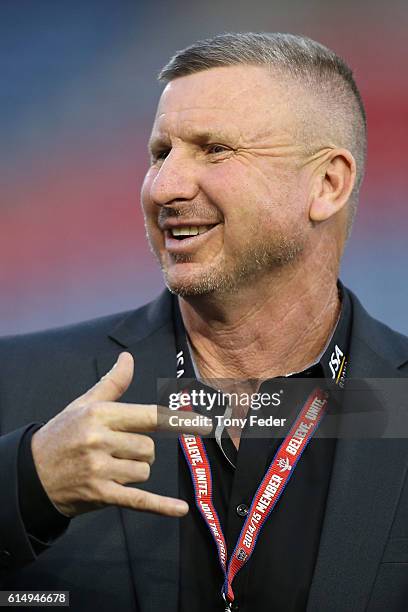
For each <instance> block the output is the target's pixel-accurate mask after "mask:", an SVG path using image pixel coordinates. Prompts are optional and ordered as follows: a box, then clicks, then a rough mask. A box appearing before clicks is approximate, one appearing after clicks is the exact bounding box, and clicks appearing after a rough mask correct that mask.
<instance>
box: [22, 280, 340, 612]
mask: <svg viewBox="0 0 408 612" xmlns="http://www.w3.org/2000/svg"><path fill="white" fill-rule="evenodd" d="M340 290H341V292H342V311H341V315H340V319H339V321H338V324H337V327H336V330H335V332H334V334H333V336H332V338H331V340H330V342H329V344H328V346H327V348H326V350H325V352H324V354H323V356H322V358H321V359H320V361H319V363H317V364H315V365H313V366H312V367H311V368H309V369H308V370H307V371H304V372H301V373H297V374H293V375H291V376H290V377H287V378H275V379H271V380H268V381H265V382H264V383H263V384H262V385H261V387H260V389H259V392H260V393H262V392H265V393H268V394H273V393H279V392H280V391H281V390H282V391H283V395H282V397H283V398H284V399H283V400H282V402H281V404H280V406H279V408H278V407H274V408H273V410H272V411H273V415H274V416H275V417H277V418H281V417H287V427H286V429H282V430H280V431H279V436H280V437H276V435H277V433H276V429H275V430H273V431H267V430H262V431H263V432H264V431H266V435H264V434H263V433H262V435H261V432H260V431H252V432H246V433H247V434H248V435H244V434H243V435H242V438H241V443H240V446H239V450H238V451H237V450H236V448H235V446H234V445H233V443H232V441H231V440H230V439H229V437H228V434H227V433H226V431H224V432H223V437H222V441H221V447H222V448H221V447H220V445H219V444H218V443H217V441H216V440H215V439H214V438H213V437H210V436H209V437H208V438H206V440H205V445H206V450H207V454H208V457H209V460H210V464H211V467H212V477H213V489H214V505H215V507H216V509H217V512H218V515H219V518H220V521H221V525H222V527H223V530H224V534H225V537H226V540H227V546H228V550H229V551H232V549H233V548H234V546H235V543H236V540H237V538H238V535H239V533H240V531H241V528H242V525H243V522H244V520H245V510H246V508H248V507H249V505H250V503H251V501H252V498H253V495H254V493H255V491H256V489H257V487H258V485H259V483H260V481H261V479H262V477H263V475H264V473H265V471H266V469H267V467H268V466H269V464H270V462H271V460H272V458H273V456H274V454H275V453H276V451H277V449H278V447H279V445H280V443H281V442H282V437H283V436H284V435H285V434H286V433H287V429H288V428H289V427H290V425H291V423H292V421H293V419H294V418H295V417H296V416H297V414H298V412H299V410H300V408H301V407H302V405H303V403H304V401H305V399H306V396H307V394H308V392H309V391H310V390H312V388H314V387H315V385H316V384H317V380H316V379H320V382H322V379H325V380H326V381H327V382H328V383H331V382H332V380H333V376H334V377H335V379H337V378H339V379H341V378H342V374H343V373H344V371H345V367H346V366H345V362H344V361H343V360H342V358H341V355H340V353H339V352H338V351H337V349H336V346H337V347H338V348H339V349H340V351H341V353H343V354H344V356H347V354H348V348H349V338H350V328H351V320H352V313H351V303H350V300H349V297H348V295H347V293H346V292H344V291H342V287H341V286H340ZM174 305H175V317H174V318H175V338H176V347H177V348H178V347H179V346H180V343H181V344H182V346H183V350H184V355H185V370H186V371H185V376H188V377H190V378H193V377H194V370H193V365H192V363H191V359H189V352H188V348H187V343H186V338H185V332H184V328H183V326H182V321H181V316H180V312H179V310H178V306H177V300H176V299H174ZM296 379H298V380H299V381H301V382H300V384H295V385H292V384H291V383H292V382H293V381H295V383H296ZM336 407H337V400H336ZM332 409H333V404H332V405H330V404H329V411H330V410H332ZM222 412H223V410H222V411H221V412H220V409H219V410H218V413H219V414H221V413H222ZM264 413H265V416H267V414H268V413H267V410H265V411H264ZM259 416H261V410H260V411H259ZM40 426H41V424H37V425H35V426H33V427H31V428H30V429H28V430H27V432H26V434H25V436H24V437H23V439H22V442H21V446H20V451H19V462H18V470H19V478H18V483H19V497H20V510H21V515H22V518H23V521H24V523H25V526H26V529H27V532H28V533H29V536H30V540H31V542H32V544H33V546H34V548H35V549H36V548H37V546H38V548H39V550H41V548H42V547H43V546H42V543H46V542H49V541H52V540H53V539H54V538H56V537H58V535H60V534H61V533H62V532H63V531H64V530H65V529H66V527H67V526H68V524H69V519H66V518H65V517H64V516H63V515H61V514H60V513H59V512H58V511H57V510H56V508H55V507H54V506H53V505H52V504H51V502H50V500H49V499H48V497H47V495H46V493H45V491H44V489H43V487H42V485H41V482H40V480H39V478H38V475H37V473H36V470H35V466H34V462H33V458H32V453H31V437H32V435H33V433H34V432H35V431H36V430H37V429H38V428H39V427H40ZM324 429H325V420H324V419H323V422H322V424H321V425H320V428H319V433H320V435H324ZM251 433H252V435H255V436H256V437H251V436H250V435H249V434H251ZM260 435H261V437H260ZM334 452H335V438H322V437H314V438H313V439H312V441H311V442H310V443H309V445H308V447H307V448H306V450H305V451H304V453H303V455H302V457H301V459H300V461H299V463H298V465H297V467H296V470H295V472H294V474H293V476H292V478H291V480H290V482H289V484H288V486H287V488H286V489H285V491H284V493H283V495H282V496H281V498H280V499H279V502H278V504H277V505H276V507H275V509H274V510H273V512H272V514H271V516H270V517H269V519H268V521H267V522H266V524H265V525H264V527H263V529H262V532H261V535H260V537H259V539H258V542H257V545H256V548H255V552H254V554H253V556H252V557H251V559H250V561H249V562H248V563H247V564H246V566H245V567H244V568H243V569H242V570H241V572H240V573H239V574H238V575H237V577H236V578H235V580H234V583H233V588H234V593H235V607H234V608H233V609H235V610H241V611H245V612H253V611H254V610H260V609H265V610H271V611H272V610H273V611H274V612H295V611H296V612H300V611H304V610H305V608H306V603H307V598H308V593H309V589H310V585H311V580H312V576H313V569H314V565H315V561H316V554H317V550H318V546H319V540H320V534H321V529H322V522H323V516H324V510H325V505H326V498H327V492H328V487H329V481H330V474H331V469H332V464H333V457H334ZM179 495H180V497H181V498H183V499H185V500H187V501H188V503H189V505H190V512H189V513H188V515H187V516H186V517H185V518H183V519H181V541H180V588H179V610H180V612H210V611H211V612H212V611H214V612H217V611H219V612H223V611H224V609H225V606H224V604H223V602H222V599H221V586H222V583H223V574H222V571H221V568H220V565H219V561H218V557H217V554H216V548H215V544H214V541H213V540H212V537H211V535H210V533H209V530H208V528H207V526H206V524H205V523H204V521H203V519H202V517H201V515H200V514H199V513H198V510H197V509H196V507H195V501H194V497H193V488H192V483H191V477H190V473H189V470H188V467H187V464H186V462H185V459H184V457H183V456H182V452H181V450H180V456H179Z"/></svg>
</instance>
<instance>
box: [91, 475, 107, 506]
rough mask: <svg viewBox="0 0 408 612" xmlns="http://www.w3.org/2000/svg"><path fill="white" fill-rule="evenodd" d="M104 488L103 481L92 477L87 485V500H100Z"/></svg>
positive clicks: (102, 496) (103, 494) (103, 493)
mask: <svg viewBox="0 0 408 612" xmlns="http://www.w3.org/2000/svg"><path fill="white" fill-rule="evenodd" d="M104 496H105V490H104V486H103V482H102V481H101V480H99V479H97V478H93V479H92V480H91V482H90V486H89V501H92V502H102V501H103V500H104Z"/></svg>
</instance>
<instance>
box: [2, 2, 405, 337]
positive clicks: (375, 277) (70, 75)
mask: <svg viewBox="0 0 408 612" xmlns="http://www.w3.org/2000/svg"><path fill="white" fill-rule="evenodd" d="M247 30H253V31H265V30H267V31H281V32H294V33H302V34H306V35H308V36H311V37H312V38H315V39H317V40H319V41H321V42H323V43H325V44H327V45H328V46H329V47H332V48H333V49H335V50H336V51H337V52H338V53H340V55H342V56H343V57H344V58H345V59H346V60H347V61H348V62H349V63H350V64H351V66H352V67H353V69H354V72H355V76H356V78H357V82H358V84H359V86H360V89H361V91H362V94H363V97H364V100H365V104H366V108H367V113H368V121H369V158H368V159H369V161H368V170H367V174H366V180H365V185H364V188H363V192H362V198H361V204H360V211H359V214H358V219H357V221H356V224H355V228H354V232H353V236H352V239H351V241H350V243H349V246H348V249H347V253H346V256H345V260H344V264H343V271H342V279H343V281H344V282H345V283H346V284H348V285H349V286H350V287H351V288H352V289H354V290H355V291H356V292H357V293H358V295H359V296H360V298H361V300H362V301H363V303H364V305H365V306H366V307H367V308H368V310H369V311H370V312H371V313H372V314H374V315H375V316H377V317H379V318H380V319H381V320H383V321H384V322H386V323H387V324H389V325H391V326H392V327H395V328H396V329H398V330H400V331H402V332H405V333H408V318H407V314H406V313H407V311H408V286H407V260H408V258H407V222H408V206H407V191H408V179H407V155H406V150H407V143H408V123H407V119H408V76H407V75H408V66H407V64H408V60H407V58H408V53H407V31H408V4H407V3H406V2H405V1H403V0H401V1H400V2H398V1H395V0H390V1H389V2H385V1H382V2H378V1H376V0H366V1H362V2H358V1H356V0H353V1H351V0H343V2H341V3H329V2H326V1H325V0H292V1H291V2H287V1H286V0H268V1H267V0H254V1H253V2H246V1H245V2H244V1H242V0H217V1H215V2H200V3H198V2H191V1H188V0H179V1H177V0H167V1H165V0H156V1H155V2H148V1H147V0H144V1H138V0H133V1H127V0H82V1H79V0H58V1H55V0H49V1H46V0H0V66H1V81H0V105H1V112H0V134H1V136H0V143H1V145H0V193H1V197H0V291H1V298H0V335H3V334H9V333H20V332H25V331H30V330H36V329H41V328H45V327H49V326H56V325H60V324H65V323H70V322H75V321H79V320H82V319H86V318H91V317H94V316H98V315H103V314H107V313H110V312H115V311H119V310H125V309H130V308H133V307H136V306H138V305H140V304H142V303H144V302H145V301H147V300H149V299H151V298H152V297H154V296H155V295H156V294H157V293H158V291H160V289H161V287H162V280H161V275H160V272H159V271H158V269H157V266H156V263H155V261H154V260H153V258H152V256H151V254H150V252H149V250H148V247H147V245H146V242H145V237H144V229H143V223H142V217H141V213H140V211H139V190H140V186H141V182H142V178H143V175H144V171H145V169H146V165H147V154H146V141H147V138H148V135H149V130H150V126H151V122H152V119H153V115H154V110H155V106H156V102H157V99H158V96H159V93H160V89H161V87H160V85H159V84H158V83H156V81H155V75H156V73H157V71H158V70H159V68H160V67H161V66H162V64H163V63H165V62H166V61H167V59H168V58H169V56H170V55H171V54H172V53H173V52H174V51H175V50H176V49H179V48H182V47H184V46H186V45H187V44H189V43H191V42H192V41H193V40H195V39H197V38H202V37H205V36H208V35H212V34H214V33H219V32H223V31H247Z"/></svg>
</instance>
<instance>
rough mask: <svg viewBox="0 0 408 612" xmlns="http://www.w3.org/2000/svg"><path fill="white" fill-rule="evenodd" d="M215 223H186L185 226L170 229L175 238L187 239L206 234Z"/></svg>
mask: <svg viewBox="0 0 408 612" xmlns="http://www.w3.org/2000/svg"><path fill="white" fill-rule="evenodd" d="M215 225H216V224H215V223H214V224H212V225H186V226H185V227H173V228H172V229H171V230H169V233H170V235H171V237H172V238H175V239H176V240H185V239H186V238H190V237H191V236H199V235H201V234H205V233H207V232H208V231H209V230H211V229H212V228H213V227H215Z"/></svg>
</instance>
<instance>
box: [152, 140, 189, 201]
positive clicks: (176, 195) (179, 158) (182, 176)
mask: <svg viewBox="0 0 408 612" xmlns="http://www.w3.org/2000/svg"><path fill="white" fill-rule="evenodd" d="M198 190H199V187H198V180H197V169H196V167H195V164H194V161H193V160H191V159H189V158H188V156H187V155H185V154H184V155H183V154H182V153H180V152H176V151H175V150H174V149H172V150H171V151H170V153H169V154H168V155H167V157H166V158H165V159H164V161H163V162H162V163H161V165H160V168H159V170H158V172H157V174H156V176H155V178H154V180H153V182H152V184H151V186H150V197H151V199H152V201H153V202H154V203H155V204H157V205H158V206H166V205H169V204H172V203H173V202H174V201H176V202H177V201H178V202H179V201H180V200H192V199H194V198H195V197H196V195H197V192H198Z"/></svg>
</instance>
